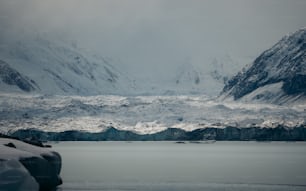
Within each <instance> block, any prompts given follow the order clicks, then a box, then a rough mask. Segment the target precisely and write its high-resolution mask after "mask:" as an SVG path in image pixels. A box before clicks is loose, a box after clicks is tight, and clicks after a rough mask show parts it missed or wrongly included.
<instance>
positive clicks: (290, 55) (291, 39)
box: [221, 28, 306, 104]
mask: <svg viewBox="0 0 306 191" xmlns="http://www.w3.org/2000/svg"><path fill="white" fill-rule="evenodd" d="M221 97H223V98H224V97H233V98H234V99H235V100H238V99H240V100H244V101H264V102H270V103H277V104H282V103H292V102H297V101H306V99H305V98H306V28H303V29H300V30H298V31H296V32H294V33H292V34H290V35H287V36H285V37H283V38H282V39H281V40H280V41H279V42H278V43H276V44H275V45H274V46H273V47H272V48H270V49H268V50H266V51H265V52H263V53H262V54H261V55H260V56H259V57H258V58H257V59H256V60H255V61H254V62H253V64H252V65H251V66H250V67H249V68H248V69H244V70H243V71H241V72H239V73H238V74H237V75H236V76H234V77H233V78H232V79H231V80H229V81H228V83H227V84H226V86H225V87H224V89H223V92H222V96H221Z"/></svg>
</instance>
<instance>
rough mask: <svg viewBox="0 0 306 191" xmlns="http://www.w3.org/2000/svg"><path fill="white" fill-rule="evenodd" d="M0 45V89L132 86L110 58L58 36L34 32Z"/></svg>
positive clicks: (79, 91)
mask: <svg viewBox="0 0 306 191" xmlns="http://www.w3.org/2000/svg"><path fill="white" fill-rule="evenodd" d="M1 45H2V46H0V60H1V62H0V67H1V72H0V77H1V81H2V82H1V86H0V88H1V90H0V91H1V92H11V91H12V90H14V91H15V90H16V89H19V90H21V91H25V92H37V93H43V94H66V95H97V94H124V93H128V92H129V91H131V90H133V88H134V87H133V83H132V81H131V80H130V79H129V78H128V77H127V76H125V75H124V74H123V73H121V72H120V71H119V70H118V69H116V68H115V67H114V66H113V65H112V64H111V61H110V60H108V59H105V58H103V57H98V56H92V55H90V54H88V53H86V51H84V50H82V49H80V48H78V47H76V46H75V45H73V44H70V43H67V42H64V41H59V40H58V39H55V40H54V39H48V38H47V37H42V36H40V35H37V36H36V37H31V36H30V37H27V38H22V39H18V40H17V39H14V40H11V39H10V40H7V39H1ZM128 90H129V91H128Z"/></svg>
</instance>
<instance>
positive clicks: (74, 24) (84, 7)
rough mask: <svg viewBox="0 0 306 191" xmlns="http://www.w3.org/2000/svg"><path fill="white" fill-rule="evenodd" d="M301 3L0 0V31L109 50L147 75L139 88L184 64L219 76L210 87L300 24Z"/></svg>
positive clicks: (139, 75) (166, 80)
mask: <svg viewBox="0 0 306 191" xmlns="http://www.w3.org/2000/svg"><path fill="white" fill-rule="evenodd" d="M293 2H294V3H293ZM305 10H306V2H305V1H303V0H294V1H287V0H269V1H263V0H259V1H258V0H232V1H228V0H214V1H212V0H191V1H184V0H148V1H143V0H129V1H123V0H102V1H101V0H90V1H82V0H64V1H62V0H45V1H39V0H27V1H19V0H7V1H6V0H1V1H0V39H2V40H1V42H3V39H4V40H5V41H9V40H10V39H14V40H15V41H16V40H17V41H18V39H19V40H20V41H21V42H23V38H26V39H28V37H27V36H29V35H30V36H37V35H38V36H42V38H44V36H48V40H51V41H52V39H57V40H59V39H64V40H65V41H66V42H70V44H73V45H74V46H76V47H81V48H84V49H86V51H87V52H91V53H93V54H98V55H101V56H103V57H108V58H111V59H112V60H113V62H112V63H111V64H113V65H115V67H116V68H118V69H120V71H121V72H123V73H125V74H127V75H128V76H133V78H135V79H136V81H138V82H142V81H143V82H146V83H144V84H140V86H144V87H145V88H148V89H147V90H144V91H149V90H150V91H151V90H152V89H153V91H154V88H155V87H159V86H166V87H163V88H162V89H163V90H160V91H161V92H164V90H165V91H167V90H168V89H169V88H168V87H170V86H171V87H172V86H173V85H175V84H176V81H177V79H176V78H177V77H178V75H179V73H177V71H179V69H180V68H182V66H185V65H186V64H190V65H191V66H192V67H191V69H192V68H196V70H197V71H198V72H199V74H200V73H202V74H203V75H202V76H204V77H203V78H204V79H206V78H209V79H208V80H207V79H206V82H204V80H200V82H203V83H204V85H203V86H205V87H206V85H205V84H211V83H210V81H211V78H218V79H217V80H219V81H218V83H219V82H220V83H221V84H219V85H218V84H217V83H216V84H217V85H216V87H217V88H216V89H215V90H213V91H212V92H209V93H210V94H215V93H217V92H219V90H221V89H222V83H223V82H222V80H223V78H224V77H225V78H228V77H230V75H234V74H235V73H236V72H237V71H239V70H240V69H241V68H242V67H244V66H245V65H246V64H249V63H251V62H252V61H253V60H254V59H255V58H256V57H257V56H258V55H259V54H260V53H261V52H262V51H263V50H265V49H267V48H269V47H271V46H272V45H273V44H275V43H276V42H277V41H278V39H280V38H281V37H282V36H284V35H285V34H287V33H290V32H293V31H296V30H297V29H299V28H302V27H304V26H306V20H305V19H304V18H306V11H305ZM52 43H53V42H52ZM1 46H2V48H3V46H7V44H4V43H1ZM4 48H5V47H4ZM225 58H226V59H225ZM216 60H217V61H218V62H216ZM220 60H221V61H220ZM224 60H231V61H230V62H227V61H226V62H223V61H224ZM216 63H219V64H216ZM220 63H221V64H220ZM215 65H218V66H220V67H221V68H220V67H219V68H218V70H216V69H215ZM191 69H190V70H191ZM215 71H217V72H215ZM220 71H221V72H220ZM222 71H223V74H222V75H219V74H220V73H222ZM224 71H225V72H224ZM189 73H190V74H191V73H193V72H192V71H191V72H189ZM186 74H188V72H186ZM208 75H209V76H208ZM185 76H186V75H185ZM200 76H201V75H200ZM207 76H208V77H207ZM196 77H197V76H193V77H191V78H192V79H194V78H196ZM188 78H189V77H188ZM188 78H187V77H185V79H188ZM220 79H221V81H220ZM191 81H194V80H191ZM147 84H149V85H147ZM165 84H169V85H165ZM180 84H182V83H180ZM148 86H150V87H148ZM151 86H152V87H151ZM197 88H198V87H197V86H196V88H195V89H197ZM155 89H156V88H155ZM198 89H203V88H202V86H200V88H198ZM207 89H209V88H207ZM170 91H172V90H170ZM205 91H206V89H205V88H204V92H205ZM201 93H203V92H201ZM209 93H208V94H209Z"/></svg>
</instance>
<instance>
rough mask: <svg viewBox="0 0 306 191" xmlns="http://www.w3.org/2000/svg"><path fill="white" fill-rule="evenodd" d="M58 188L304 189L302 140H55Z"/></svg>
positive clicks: (304, 148) (305, 168)
mask: <svg viewBox="0 0 306 191" xmlns="http://www.w3.org/2000/svg"><path fill="white" fill-rule="evenodd" d="M53 149H55V150H56V151H58V152H59V153H60V154H61V155H62V158H63V169H62V173H61V175H62V177H63V180H64V184H63V185H62V186H61V187H60V188H59V190H63V191H67V190H112V191H115V190H116V191H121V190H122V191H123V190H137V191H138V190H139V191H145V190H154V191H155V190H156V191H160V190H178V191H179V190H182V191H183V190H184V191H186V190H199V191H200V190H210V191H223V190H224V191H225V190H226V191H231V190H233V191H234V190H235V191H237V190H238V191H239V190H241V191H252V190H254V191H255V190H263V191H266V190H267V191H272V190H275V191H276V190H277V191H279V190H284V191H288V190H297V191H300V190H301V191H302V190H306V181H305V180H306V166H305V165H304V163H305V161H306V143H285V142H271V143H258V142H216V143H213V144H199V143H198V144H193V143H190V142H186V144H178V143H175V142H131V143H128V142H60V143H58V144H53Z"/></svg>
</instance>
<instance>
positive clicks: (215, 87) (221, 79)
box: [136, 55, 242, 96]
mask: <svg viewBox="0 0 306 191" xmlns="http://www.w3.org/2000/svg"><path fill="white" fill-rule="evenodd" d="M238 60H239V59H238ZM240 63H242V62H240V60H239V62H238V61H236V60H235V61H234V59H233V58H232V57H230V56H229V55H226V56H219V57H213V58H208V59H207V60H206V61H203V63H202V64H198V63H197V64H196V63H193V62H191V61H188V62H184V63H183V64H181V65H179V64H177V65H175V67H173V68H171V69H168V71H167V72H168V75H167V77H164V78H160V79H158V78H156V79H150V78H147V79H146V80H139V79H138V80H136V84H137V87H138V88H139V92H140V93H139V95H208V96H216V95H218V94H219V93H220V91H222V88H223V87H224V85H225V83H226V81H227V80H228V79H229V78H231V77H232V76H233V75H234V74H235V73H236V72H237V71H239V70H240V69H241V68H242V65H241V64H240ZM140 87H141V88H140ZM141 92H142V93H141Z"/></svg>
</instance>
